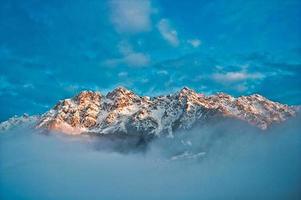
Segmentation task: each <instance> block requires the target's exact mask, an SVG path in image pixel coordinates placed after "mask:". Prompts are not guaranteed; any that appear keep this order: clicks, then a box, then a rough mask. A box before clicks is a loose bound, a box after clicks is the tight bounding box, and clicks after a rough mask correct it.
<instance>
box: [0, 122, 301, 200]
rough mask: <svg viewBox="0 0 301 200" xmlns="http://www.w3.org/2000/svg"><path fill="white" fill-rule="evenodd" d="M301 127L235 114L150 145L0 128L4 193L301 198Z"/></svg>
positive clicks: (5, 195) (46, 196) (6, 196)
mask: <svg viewBox="0 0 301 200" xmlns="http://www.w3.org/2000/svg"><path fill="white" fill-rule="evenodd" d="M300 128H301V118H300V117H296V118H294V119H292V120H289V121H287V122H285V123H283V124H280V125H275V126H274V127H272V128H271V129H269V130H268V131H260V130H258V129H257V128H254V127H250V126H248V125H246V124H244V123H238V122H234V121H230V120H228V121H220V122H218V123H215V124H210V125H207V126H202V127H195V128H194V129H192V130H191V131H189V132H178V133H177V134H175V137H174V138H166V137H162V138H159V139H155V140H153V141H152V142H150V143H149V144H147V145H146V144H141V143H140V142H137V140H136V139H135V138H130V139H126V138H125V137H119V138H114V137H96V136H87V135H83V136H77V137H74V136H65V135H63V134H57V133H49V134H45V133H40V132H37V131H33V130H32V129H30V128H27V127H26V126H25V127H21V128H18V129H14V130H10V131H6V132H3V133H0V199H18V200H19V199H43V200H45V199H64V200H69V199H70V200H71V199H72V200H75V199H106V200H110V199H198V200H199V199H210V200H211V199H212V200H215V199H265V200H266V199H291V200H293V199H301V156H300V155H301V154H300V153H301V134H300V130H301V129H300ZM138 144H139V145H138Z"/></svg>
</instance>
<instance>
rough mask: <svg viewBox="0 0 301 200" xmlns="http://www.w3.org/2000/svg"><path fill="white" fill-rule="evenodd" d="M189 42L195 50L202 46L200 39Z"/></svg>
mask: <svg viewBox="0 0 301 200" xmlns="http://www.w3.org/2000/svg"><path fill="white" fill-rule="evenodd" d="M187 42H188V44H190V45H191V46H192V47H194V48H197V47H199V46H200V45H201V44H202V42H201V40H199V39H190V40H187Z"/></svg>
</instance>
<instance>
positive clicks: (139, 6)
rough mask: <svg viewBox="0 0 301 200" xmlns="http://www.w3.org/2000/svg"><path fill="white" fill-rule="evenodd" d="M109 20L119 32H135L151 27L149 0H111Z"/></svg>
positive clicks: (147, 29)
mask: <svg viewBox="0 0 301 200" xmlns="http://www.w3.org/2000/svg"><path fill="white" fill-rule="evenodd" d="M110 7H111V20H112V23H113V24H114V26H115V28H116V30H117V31H119V32H128V33H137V32H144V31H149V30H150V29H151V13H152V7H151V3H150V1H149V0H111V1H110Z"/></svg>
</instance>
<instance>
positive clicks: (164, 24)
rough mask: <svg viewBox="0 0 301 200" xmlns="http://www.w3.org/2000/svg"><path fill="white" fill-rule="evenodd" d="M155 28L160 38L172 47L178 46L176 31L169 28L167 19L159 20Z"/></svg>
mask: <svg viewBox="0 0 301 200" xmlns="http://www.w3.org/2000/svg"><path fill="white" fill-rule="evenodd" d="M157 28H158V30H159V32H160V33H161V35H162V37H163V38H164V39H165V40H166V41H167V42H169V44H171V45H172V46H174V47H177V46H179V44H180V41H179V38H178V33H177V31H176V30H175V29H174V28H173V27H172V26H171V24H170V22H169V21H168V20H167V19H161V20H160V21H159V23H158V24H157Z"/></svg>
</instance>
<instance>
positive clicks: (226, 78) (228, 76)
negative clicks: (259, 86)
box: [212, 71, 265, 83]
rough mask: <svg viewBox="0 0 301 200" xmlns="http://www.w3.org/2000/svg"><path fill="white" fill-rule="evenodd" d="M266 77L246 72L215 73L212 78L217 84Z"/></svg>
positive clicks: (257, 73)
mask: <svg viewBox="0 0 301 200" xmlns="http://www.w3.org/2000/svg"><path fill="white" fill-rule="evenodd" d="M264 77H265V76H264V74H262V73H259V72H256V73H248V72H246V71H237V72H226V73H215V74H213V75H212V78H213V79H214V80H215V81H217V82H222V83H234V82H239V81H245V80H256V79H263V78H264Z"/></svg>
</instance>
